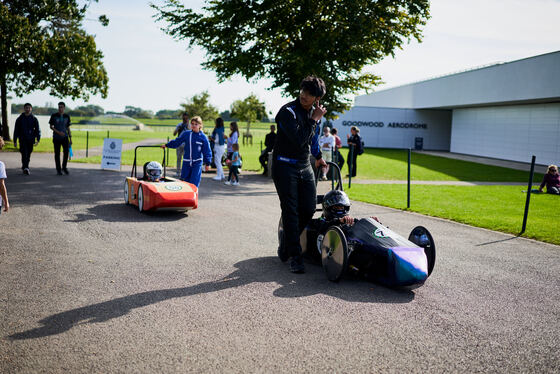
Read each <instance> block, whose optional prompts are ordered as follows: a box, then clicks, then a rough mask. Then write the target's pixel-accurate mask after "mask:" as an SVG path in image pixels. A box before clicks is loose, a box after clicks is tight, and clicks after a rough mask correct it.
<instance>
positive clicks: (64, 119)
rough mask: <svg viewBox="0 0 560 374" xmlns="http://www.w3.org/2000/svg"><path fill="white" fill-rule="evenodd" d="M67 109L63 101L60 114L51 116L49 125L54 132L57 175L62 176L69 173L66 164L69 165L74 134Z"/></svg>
mask: <svg viewBox="0 0 560 374" xmlns="http://www.w3.org/2000/svg"><path fill="white" fill-rule="evenodd" d="M65 109H66V104H64V103H63V102H62V101H61V102H59V103H58V112H56V113H53V115H51V119H50V120H49V124H50V125H51V130H52V131H53V144H54V162H55V164H56V173H57V174H58V175H62V172H63V171H64V173H65V174H69V173H68V169H67V168H66V164H67V163H68V149H69V148H70V144H72V133H71V132H70V125H71V122H70V116H69V115H68V114H66V113H64V110H65ZM61 146H62V151H63V158H62V166H61V165H60V147H61Z"/></svg>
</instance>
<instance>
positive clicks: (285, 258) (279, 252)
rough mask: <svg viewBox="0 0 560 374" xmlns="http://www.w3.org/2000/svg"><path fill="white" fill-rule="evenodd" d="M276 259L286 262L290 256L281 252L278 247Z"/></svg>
mask: <svg viewBox="0 0 560 374" xmlns="http://www.w3.org/2000/svg"><path fill="white" fill-rule="evenodd" d="M278 258H279V259H280V261H282V262H286V261H288V259H289V258H290V255H289V254H287V253H286V251H284V250H282V248H280V247H278Z"/></svg>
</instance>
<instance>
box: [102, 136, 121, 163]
mask: <svg viewBox="0 0 560 374" xmlns="http://www.w3.org/2000/svg"><path fill="white" fill-rule="evenodd" d="M121 152H122V139H109V138H105V139H103V156H102V157H101V169H109V170H118V171H120V170H121Z"/></svg>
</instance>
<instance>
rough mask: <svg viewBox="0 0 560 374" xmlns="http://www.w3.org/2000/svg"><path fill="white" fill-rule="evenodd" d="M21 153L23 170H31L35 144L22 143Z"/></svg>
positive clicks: (20, 143) (20, 145)
mask: <svg viewBox="0 0 560 374" xmlns="http://www.w3.org/2000/svg"><path fill="white" fill-rule="evenodd" d="M19 151H20V153H21V169H22V170H23V169H27V168H29V160H31V152H33V142H32V141H31V142H30V141H25V140H23V141H20V142H19Z"/></svg>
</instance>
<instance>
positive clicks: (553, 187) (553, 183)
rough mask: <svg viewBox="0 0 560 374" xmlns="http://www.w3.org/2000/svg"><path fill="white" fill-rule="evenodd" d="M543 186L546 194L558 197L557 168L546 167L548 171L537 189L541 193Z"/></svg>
mask: <svg viewBox="0 0 560 374" xmlns="http://www.w3.org/2000/svg"><path fill="white" fill-rule="evenodd" d="M545 185H546V193H550V194H553V195H560V175H558V166H556V165H550V166H549V167H548V170H547V172H546V174H545V175H544V178H543V181H542V183H541V185H540V187H539V191H540V192H542V190H543V187H544V186H545Z"/></svg>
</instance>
